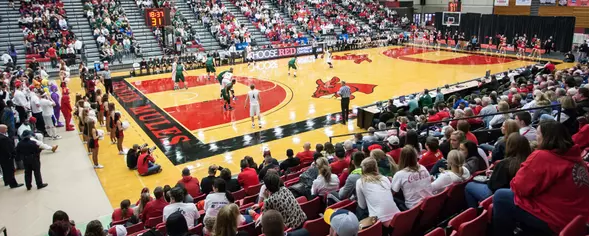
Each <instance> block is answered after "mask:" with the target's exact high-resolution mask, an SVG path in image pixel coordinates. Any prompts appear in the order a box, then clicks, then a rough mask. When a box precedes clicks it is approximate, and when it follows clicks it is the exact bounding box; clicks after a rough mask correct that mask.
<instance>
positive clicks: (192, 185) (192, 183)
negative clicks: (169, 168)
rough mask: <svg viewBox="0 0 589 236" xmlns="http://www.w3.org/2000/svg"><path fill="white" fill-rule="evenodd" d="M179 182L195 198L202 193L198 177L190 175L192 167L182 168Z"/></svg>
mask: <svg viewBox="0 0 589 236" xmlns="http://www.w3.org/2000/svg"><path fill="white" fill-rule="evenodd" d="M178 183H181V184H183V185H184V188H186V191H187V192H188V194H190V196H192V197H193V198H195V197H198V196H199V195H200V184H199V182H198V179H197V178H194V177H192V176H190V169H188V168H187V167H185V168H184V169H182V179H180V180H178Z"/></svg>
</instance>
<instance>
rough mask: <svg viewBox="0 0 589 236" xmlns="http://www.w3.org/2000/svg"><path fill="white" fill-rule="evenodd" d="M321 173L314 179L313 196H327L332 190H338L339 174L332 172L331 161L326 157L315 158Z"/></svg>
mask: <svg viewBox="0 0 589 236" xmlns="http://www.w3.org/2000/svg"><path fill="white" fill-rule="evenodd" d="M315 164H316V165H317V169H318V170H319V175H318V176H317V178H316V179H315V180H313V186H311V195H313V196H325V195H326V194H329V193H330V192H333V191H337V189H338V187H339V179H338V178H337V175H335V174H332V173H331V167H330V166H329V161H328V160H327V158H325V157H320V158H318V159H317V160H315Z"/></svg>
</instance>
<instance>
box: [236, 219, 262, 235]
mask: <svg viewBox="0 0 589 236" xmlns="http://www.w3.org/2000/svg"><path fill="white" fill-rule="evenodd" d="M237 231H245V232H247V235H258V234H256V222H255V221H253V222H250V223H249V224H245V225H240V226H239V227H237Z"/></svg>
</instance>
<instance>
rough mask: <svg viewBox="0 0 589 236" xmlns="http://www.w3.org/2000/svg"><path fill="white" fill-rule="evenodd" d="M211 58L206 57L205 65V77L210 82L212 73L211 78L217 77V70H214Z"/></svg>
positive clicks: (209, 56)
mask: <svg viewBox="0 0 589 236" xmlns="http://www.w3.org/2000/svg"><path fill="white" fill-rule="evenodd" d="M213 60H214V59H213V56H211V55H208V56H207V62H206V63H205V65H206V68H207V77H208V79H209V80H211V73H213V77H216V76H217V70H215V62H214V61H213Z"/></svg>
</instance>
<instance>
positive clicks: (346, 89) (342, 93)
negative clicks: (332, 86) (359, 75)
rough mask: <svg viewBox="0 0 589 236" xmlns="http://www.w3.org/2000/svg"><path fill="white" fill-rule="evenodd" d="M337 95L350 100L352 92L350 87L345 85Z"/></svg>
mask: <svg viewBox="0 0 589 236" xmlns="http://www.w3.org/2000/svg"><path fill="white" fill-rule="evenodd" d="M337 94H339V96H340V97H342V98H349V97H350V95H352V92H351V91H350V87H348V86H347V85H344V86H342V87H341V88H340V89H339V91H337Z"/></svg>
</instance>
